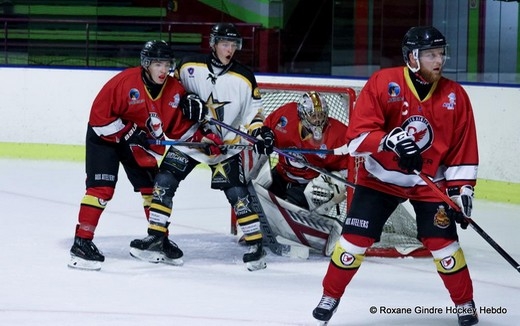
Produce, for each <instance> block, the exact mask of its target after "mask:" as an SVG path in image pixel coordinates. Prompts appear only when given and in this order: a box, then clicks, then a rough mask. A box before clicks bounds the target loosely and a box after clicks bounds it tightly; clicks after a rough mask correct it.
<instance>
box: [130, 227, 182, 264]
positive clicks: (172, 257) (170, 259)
mask: <svg viewBox="0 0 520 326" xmlns="http://www.w3.org/2000/svg"><path fill="white" fill-rule="evenodd" d="M130 255H131V256H132V257H134V258H137V259H140V260H144V261H147V262H150V263H164V264H169V265H175V266H181V265H182V264H183V263H184V261H183V260H182V256H183V255H184V254H183V252H182V250H181V249H180V248H179V247H178V246H177V244H176V243H175V242H173V241H172V240H170V239H168V237H166V236H165V235H164V234H161V235H156V234H150V235H148V236H147V237H145V238H144V239H135V240H132V242H130Z"/></svg>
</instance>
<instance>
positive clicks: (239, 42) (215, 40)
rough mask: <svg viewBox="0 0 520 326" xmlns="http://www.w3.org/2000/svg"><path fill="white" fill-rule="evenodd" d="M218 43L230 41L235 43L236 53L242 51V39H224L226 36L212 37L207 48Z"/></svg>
mask: <svg viewBox="0 0 520 326" xmlns="http://www.w3.org/2000/svg"><path fill="white" fill-rule="evenodd" d="M220 41H230V42H235V43H236V45H237V51H240V50H242V38H241V37H226V36H215V35H212V36H211V37H210V39H209V46H210V47H213V46H214V45H215V44H217V43H218V42H220Z"/></svg>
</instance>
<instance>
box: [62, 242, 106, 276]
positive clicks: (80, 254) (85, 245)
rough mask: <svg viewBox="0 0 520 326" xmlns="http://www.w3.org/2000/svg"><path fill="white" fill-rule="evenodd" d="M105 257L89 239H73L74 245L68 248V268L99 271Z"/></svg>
mask: <svg viewBox="0 0 520 326" xmlns="http://www.w3.org/2000/svg"><path fill="white" fill-rule="evenodd" d="M104 261H105V256H103V254H102V253H101V252H100V251H99V249H98V248H97V247H96V245H95V244H94V242H92V240H90V239H83V238H80V237H77V236H76V237H74V244H73V245H72V247H71V248H70V262H69V263H68V266H69V267H70V268H76V269H84V270H91V271H99V270H100V269H101V263H102V262H104Z"/></svg>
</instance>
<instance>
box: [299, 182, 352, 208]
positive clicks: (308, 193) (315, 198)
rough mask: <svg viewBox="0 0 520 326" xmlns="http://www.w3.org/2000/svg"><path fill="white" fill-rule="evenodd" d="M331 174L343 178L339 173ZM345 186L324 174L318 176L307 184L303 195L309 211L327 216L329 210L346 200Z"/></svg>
mask: <svg viewBox="0 0 520 326" xmlns="http://www.w3.org/2000/svg"><path fill="white" fill-rule="evenodd" d="M332 174H334V175H336V176H338V177H339V178H343V176H342V175H341V174H340V173H339V172H332ZM346 192H347V185H346V183H342V182H339V181H337V180H336V179H335V178H332V177H330V176H328V175H325V174H320V175H319V176H318V177H316V178H314V179H312V180H311V182H309V183H308V184H307V186H306V187H305V190H304V191H303V193H304V194H305V198H306V199H307V203H308V204H309V210H310V211H311V212H316V213H318V214H321V215H327V214H328V213H329V212H330V209H331V208H332V207H334V206H336V205H338V204H340V203H341V202H343V201H344V200H345V199H346V198H347V193H346Z"/></svg>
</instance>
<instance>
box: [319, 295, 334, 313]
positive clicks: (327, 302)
mask: <svg viewBox="0 0 520 326" xmlns="http://www.w3.org/2000/svg"><path fill="white" fill-rule="evenodd" d="M336 302H338V300H336V299H334V298H332V297H328V296H325V295H324V296H323V297H322V298H321V300H320V303H319V304H318V308H322V309H327V310H332V308H334V305H335V304H336Z"/></svg>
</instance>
